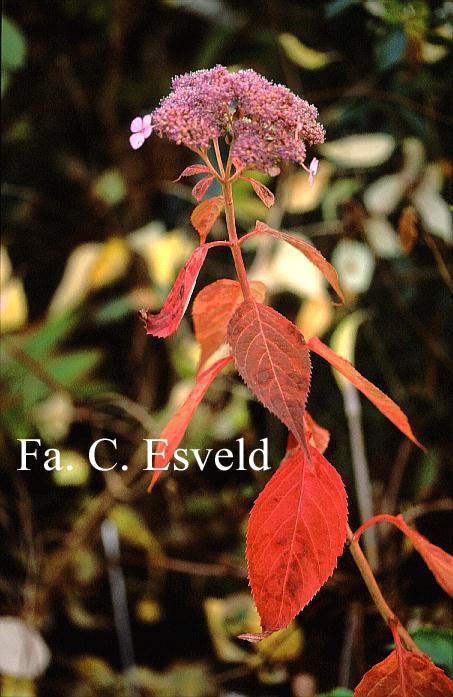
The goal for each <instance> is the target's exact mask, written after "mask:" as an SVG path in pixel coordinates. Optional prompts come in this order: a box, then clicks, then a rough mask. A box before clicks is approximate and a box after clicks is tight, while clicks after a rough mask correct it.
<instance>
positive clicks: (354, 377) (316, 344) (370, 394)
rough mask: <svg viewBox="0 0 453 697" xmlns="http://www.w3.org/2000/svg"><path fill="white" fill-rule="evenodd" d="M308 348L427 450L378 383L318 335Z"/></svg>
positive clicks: (312, 339) (313, 338)
mask: <svg viewBox="0 0 453 697" xmlns="http://www.w3.org/2000/svg"><path fill="white" fill-rule="evenodd" d="M308 348H309V349H310V351H314V352H315V353H317V354H318V355H319V356H321V357H322V358H324V359H325V360H326V361H328V362H329V363H330V365H332V366H333V367H334V368H335V369H336V370H338V372H339V373H341V374H342V375H344V377H345V378H347V379H348V380H349V382H351V383H352V384H353V385H354V386H355V387H357V389H358V390H360V392H362V393H363V394H364V395H365V397H367V398H368V399H369V400H370V402H372V403H373V404H374V406H375V407H377V409H379V411H381V412H382V413H383V414H384V416H386V417H387V418H388V419H389V420H390V421H391V422H392V423H393V424H394V425H395V426H396V427H397V428H399V430H400V431H401V432H402V433H404V435H405V436H407V437H408V438H409V439H410V440H411V441H412V442H413V443H415V445H418V447H419V448H421V449H422V450H426V448H424V447H423V445H422V444H421V443H420V442H419V441H418V440H417V438H416V437H415V436H414V434H413V432H412V429H411V426H410V424H409V421H408V419H407V416H406V414H405V413H404V412H403V411H402V409H400V407H399V406H398V405H397V404H396V403H395V402H394V401H393V399H390V397H387V395H386V394H384V392H382V391H381V390H380V389H379V388H378V387H376V385H373V383H372V382H370V381H369V380H367V379H366V378H364V377H363V375H361V374H360V373H359V371H358V370H356V369H355V368H354V366H353V365H352V364H351V363H350V362H349V361H347V360H346V359H345V358H343V357H342V356H339V355H338V354H337V353H335V351H332V349H331V348H329V347H328V346H326V345H325V344H324V343H323V342H322V341H321V340H320V339H318V337H316V336H314V337H312V338H311V339H309V341H308Z"/></svg>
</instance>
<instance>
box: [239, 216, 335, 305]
mask: <svg viewBox="0 0 453 697" xmlns="http://www.w3.org/2000/svg"><path fill="white" fill-rule="evenodd" d="M262 233H267V234H268V235H272V237H276V238H277V239H279V240H284V241H285V242H288V243H289V244H290V245H292V246H293V247H295V248H296V249H298V250H299V252H302V254H303V255H304V256H306V257H307V259H308V260H309V261H311V263H312V264H314V265H315V266H316V267H317V268H318V269H319V270H320V271H321V273H322V274H323V275H324V276H325V278H326V279H327V281H328V282H329V283H330V285H331V286H332V288H333V289H334V291H335V292H336V294H337V295H338V297H339V298H340V301H341V302H342V303H343V302H344V296H343V291H342V290H341V288H340V282H339V280H338V274H337V272H336V270H335V269H334V267H333V266H332V264H329V262H328V261H327V259H325V258H324V257H323V255H322V254H321V252H318V250H317V249H316V247H313V245H311V244H309V243H308V242H305V240H301V239H300V238H299V237H293V236H292V235H288V233H286V232H280V231H279V230H274V229H273V228H271V227H269V225H266V224H265V223H262V222H261V221H260V220H257V221H256V225H255V228H254V229H253V230H252V231H251V232H249V233H248V234H247V235H244V237H243V238H242V240H245V239H246V238H248V237H249V236H250V237H251V236H253V235H260V234H262ZM242 240H241V242H242Z"/></svg>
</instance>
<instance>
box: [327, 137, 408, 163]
mask: <svg viewBox="0 0 453 697" xmlns="http://www.w3.org/2000/svg"><path fill="white" fill-rule="evenodd" d="M395 145H396V142H395V139H394V138H393V136H391V135H389V134H388V133H363V134H356V135H352V136H346V137H345V138H340V139H339V140H333V141H331V142H329V143H324V144H323V145H320V146H319V150H320V152H321V153H322V154H323V155H324V157H327V158H328V159H329V160H333V161H334V162H335V163H336V164H338V165H340V167H376V166H377V165H381V164H382V163H383V162H386V161H387V160H388V159H389V157H390V155H391V154H392V152H393V151H394V149H395Z"/></svg>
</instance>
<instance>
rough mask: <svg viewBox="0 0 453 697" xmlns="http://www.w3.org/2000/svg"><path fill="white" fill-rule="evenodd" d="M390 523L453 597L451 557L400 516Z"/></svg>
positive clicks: (452, 557) (452, 559) (452, 560)
mask: <svg viewBox="0 0 453 697" xmlns="http://www.w3.org/2000/svg"><path fill="white" fill-rule="evenodd" d="M392 522H393V523H394V525H396V526H397V527H398V528H399V529H400V530H401V531H402V532H404V534H405V535H406V536H407V537H408V538H409V539H410V541H411V542H412V544H413V545H414V547H415V549H416V550H417V552H418V553H419V554H421V556H422V557H423V559H424V561H425V563H426V565H427V567H428V568H429V569H430V570H431V571H432V573H433V575H434V577H435V579H436V581H437V583H438V584H439V586H440V587H441V588H443V589H444V591H445V592H446V593H448V595H450V596H452V597H453V556H452V555H451V554H448V552H445V551H444V550H443V549H441V548H440V547H438V546H437V545H433V544H432V542H430V541H429V540H428V539H427V538H426V537H424V536H423V535H421V534H420V533H419V532H417V531H416V530H414V529H413V528H410V527H409V526H408V524H407V523H406V522H405V521H404V519H403V518H402V516H400V515H399V516H394V517H393V521H392Z"/></svg>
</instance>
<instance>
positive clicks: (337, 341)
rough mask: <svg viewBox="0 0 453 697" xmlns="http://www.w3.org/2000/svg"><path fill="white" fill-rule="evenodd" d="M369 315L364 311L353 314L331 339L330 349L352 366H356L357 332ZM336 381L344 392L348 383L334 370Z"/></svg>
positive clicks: (342, 323) (341, 323)
mask: <svg viewBox="0 0 453 697" xmlns="http://www.w3.org/2000/svg"><path fill="white" fill-rule="evenodd" d="M367 317H368V313H367V312H365V311H364V310H356V312H353V313H352V314H350V315H348V316H347V317H345V318H344V319H343V320H342V321H341V322H340V324H339V325H338V327H337V328H336V329H335V331H334V332H333V334H332V337H331V339H330V347H331V349H332V350H333V351H335V353H338V355H339V356H342V357H343V358H346V360H348V361H349V362H350V363H352V365H354V364H355V345H356V340H357V332H358V331H359V327H360V325H361V324H362V323H363V322H364V321H365V320H366V319H367ZM332 372H333V374H334V377H335V380H336V381H337V383H338V386H339V388H340V390H343V388H344V385H345V384H346V383H348V380H346V378H345V377H343V375H340V373H338V372H337V371H336V370H334V369H333V368H332Z"/></svg>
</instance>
